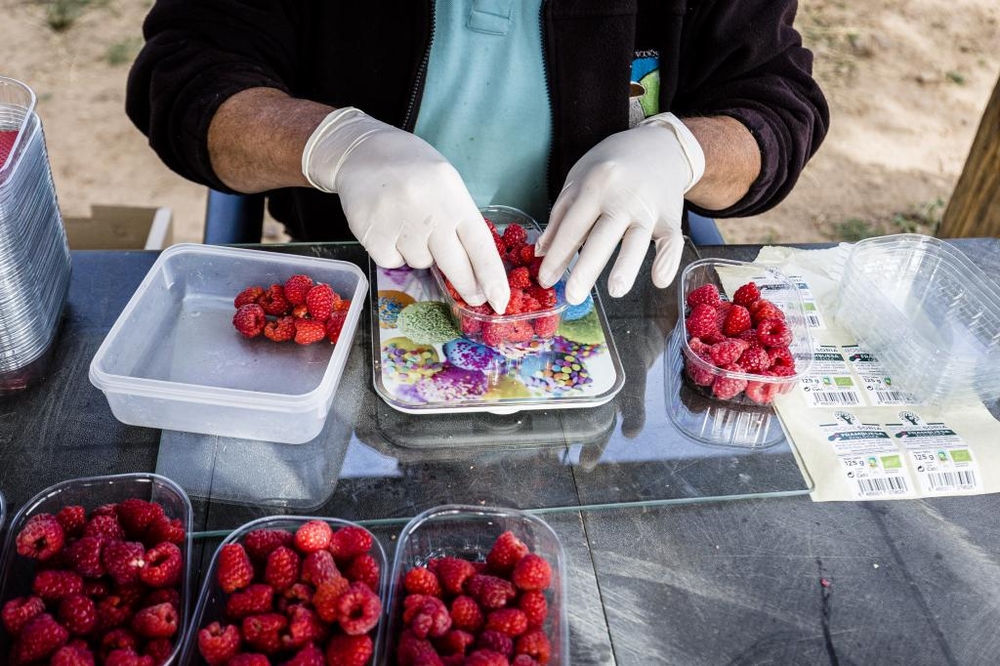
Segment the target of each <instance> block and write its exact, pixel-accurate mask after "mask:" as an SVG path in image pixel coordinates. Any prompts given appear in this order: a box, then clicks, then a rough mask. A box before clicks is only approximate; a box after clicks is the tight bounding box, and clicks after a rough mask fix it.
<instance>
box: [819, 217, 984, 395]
mask: <svg viewBox="0 0 1000 666" xmlns="http://www.w3.org/2000/svg"><path fill="white" fill-rule="evenodd" d="M835 317H836V320H837V322H838V323H839V324H840V325H841V326H843V327H844V328H845V329H846V330H848V331H849V332H850V333H851V334H852V335H853V336H854V337H855V338H856V339H857V341H858V342H859V343H860V344H862V345H864V346H865V347H866V348H868V349H869V350H870V351H871V352H872V353H873V354H874V355H875V356H876V357H877V358H878V359H879V360H880V361H881V362H882V363H883V364H884V365H885V367H886V369H887V370H888V372H889V375H890V376H891V377H892V379H893V382H894V383H895V384H896V385H897V386H900V387H903V388H905V389H906V390H907V391H910V392H911V393H913V394H914V395H915V396H916V397H917V398H918V399H919V400H921V401H923V402H927V403H929V404H935V403H946V402H950V401H956V400H965V399H978V400H983V401H987V402H989V401H991V400H995V399H997V398H1000V286H998V285H997V283H996V282H994V281H993V280H991V279H990V278H989V276H987V275H986V274H985V273H984V272H983V271H982V270H981V269H980V268H978V267H977V266H975V265H974V264H973V263H972V262H971V261H970V260H969V258H968V257H966V256H965V254H963V253H962V252H961V251H960V250H958V249H957V248H955V247H954V246H953V245H951V244H949V243H947V242H945V241H942V240H939V239H937V238H933V237H931V236H925V235H922V234H896V235H890V236H880V237H876V238H869V239H865V240H862V241H859V242H858V243H856V244H855V245H854V247H853V248H852V249H851V251H850V253H849V254H848V256H847V259H846V263H845V265H844V269H843V275H842V276H841V281H840V290H839V293H838V299H837V305H836V310H835Z"/></svg>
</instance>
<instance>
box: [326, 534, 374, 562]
mask: <svg viewBox="0 0 1000 666" xmlns="http://www.w3.org/2000/svg"><path fill="white" fill-rule="evenodd" d="M371 548H372V535H371V533H370V532H369V531H368V530H366V529H364V528H362V527H355V526H354V525H348V526H346V527H342V528H340V529H339V530H337V531H336V532H334V533H333V536H332V537H330V554H331V555H333V559H335V560H336V561H337V562H338V563H342V562H346V561H347V560H350V559H351V558H352V557H354V556H356V555H362V554H364V553H367V552H368V551H369V550H371Z"/></svg>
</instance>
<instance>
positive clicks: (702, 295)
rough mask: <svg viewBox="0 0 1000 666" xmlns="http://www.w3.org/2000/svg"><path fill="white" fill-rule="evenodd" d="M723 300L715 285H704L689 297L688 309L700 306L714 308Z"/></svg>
mask: <svg viewBox="0 0 1000 666" xmlns="http://www.w3.org/2000/svg"><path fill="white" fill-rule="evenodd" d="M721 300H722V298H721V296H719V288H718V287H716V286H715V285H714V284H711V283H709V284H703V285H701V286H700V287H698V288H697V289H695V290H694V291H692V292H691V293H690V294H688V295H687V304H688V307H690V308H692V309H694V308H695V307H697V306H698V305H699V304H705V305H711V306H712V307H713V308H714V307H715V306H717V305H718V304H719V302H720V301H721Z"/></svg>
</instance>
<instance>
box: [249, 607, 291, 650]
mask: <svg viewBox="0 0 1000 666" xmlns="http://www.w3.org/2000/svg"><path fill="white" fill-rule="evenodd" d="M287 626H288V618H286V617H285V616H284V615H279V614H278V613H262V614H260V615H251V616H250V617H245V618H243V640H245V641H246V643H247V645H249V646H250V647H251V648H252V649H253V650H255V651H257V652H263V653H264V654H274V653H275V652H277V651H278V650H280V649H281V632H282V631H283V630H284V629H285V627H287Z"/></svg>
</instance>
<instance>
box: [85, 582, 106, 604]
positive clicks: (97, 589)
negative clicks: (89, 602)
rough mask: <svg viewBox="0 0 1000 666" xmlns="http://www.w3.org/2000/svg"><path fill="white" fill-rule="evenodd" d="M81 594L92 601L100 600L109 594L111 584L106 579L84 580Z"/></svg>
mask: <svg viewBox="0 0 1000 666" xmlns="http://www.w3.org/2000/svg"><path fill="white" fill-rule="evenodd" d="M83 594H84V595H86V596H88V597H90V598H91V599H93V600H94V601H100V600H101V599H103V598H104V597H106V596H108V595H109V594H111V586H110V585H109V583H108V581H106V580H85V581H83Z"/></svg>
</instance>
